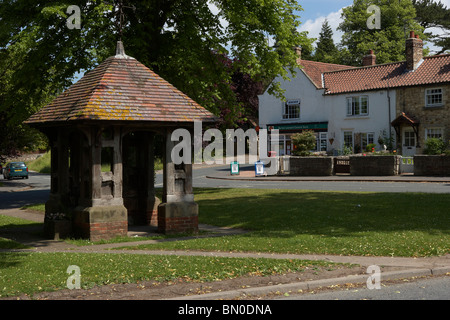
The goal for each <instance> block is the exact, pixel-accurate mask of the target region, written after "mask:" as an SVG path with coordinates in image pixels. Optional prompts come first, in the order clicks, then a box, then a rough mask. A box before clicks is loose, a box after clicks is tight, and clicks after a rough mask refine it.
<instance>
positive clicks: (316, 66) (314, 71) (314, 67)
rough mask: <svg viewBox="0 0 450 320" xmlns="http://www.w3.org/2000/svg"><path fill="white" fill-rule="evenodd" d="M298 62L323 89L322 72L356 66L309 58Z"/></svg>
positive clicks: (317, 85)
mask: <svg viewBox="0 0 450 320" xmlns="http://www.w3.org/2000/svg"><path fill="white" fill-rule="evenodd" d="M297 62H298V64H299V65H300V66H301V67H302V71H303V72H304V73H305V74H306V76H307V77H308V78H309V79H310V80H311V81H312V82H313V83H314V85H315V86H316V88H318V89H323V85H322V74H323V73H325V72H331V71H337V70H344V69H350V68H354V67H351V66H344V65H340V64H332V63H324V62H317V61H309V60H298V61H297Z"/></svg>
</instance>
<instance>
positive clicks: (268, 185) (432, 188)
mask: <svg viewBox="0 0 450 320" xmlns="http://www.w3.org/2000/svg"><path fill="white" fill-rule="evenodd" d="M229 170H230V167H229V165H228V166H215V167H213V166H204V167H201V168H197V169H195V170H194V171H193V172H194V187H202V188H263V189H299V190H323V191H363V192H427V193H450V184H449V183H411V182H351V181H342V182H340V181H339V182H336V181H236V180H223V179H211V178H207V177H208V176H215V175H216V176H217V173H218V172H219V173H221V174H223V173H224V172H229ZM241 170H254V169H253V166H252V165H247V166H241ZM156 186H157V187H162V177H160V176H157V180H156Z"/></svg>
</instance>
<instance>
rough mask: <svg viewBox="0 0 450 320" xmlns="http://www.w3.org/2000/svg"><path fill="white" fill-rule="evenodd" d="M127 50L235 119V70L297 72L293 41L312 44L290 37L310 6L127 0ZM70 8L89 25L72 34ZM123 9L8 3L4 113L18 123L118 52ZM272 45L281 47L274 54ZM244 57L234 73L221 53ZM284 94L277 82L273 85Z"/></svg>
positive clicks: (2, 67) (77, 0)
mask: <svg viewBox="0 0 450 320" xmlns="http://www.w3.org/2000/svg"><path fill="white" fill-rule="evenodd" d="M124 3H125V5H126V6H128V7H134V10H133V9H128V8H124V15H125V17H124V24H123V35H122V39H123V42H124V45H125V50H126V53H127V54H128V55H130V56H133V57H135V58H136V59H137V60H139V61H141V62H142V63H144V64H145V65H147V66H149V67H150V68H151V69H153V70H154V71H155V72H157V73H158V74H160V75H161V76H162V77H163V78H165V79H166V80H168V81H169V82H171V83H172V84H174V85H175V86H176V87H178V89H180V90H182V91H183V92H185V93H186V94H187V95H188V96H190V97H192V98H193V99H194V100H196V101H197V102H199V103H200V104H202V105H203V106H205V107H206V108H208V109H209V110H210V111H212V112H214V113H215V114H219V113H220V110H219V108H218V104H217V101H218V100H220V101H222V100H225V101H227V103H228V104H229V106H230V107H231V108H232V110H233V114H234V115H236V116H237V115H238V114H239V113H240V103H239V101H238V99H237V98H236V94H235V92H233V90H232V88H231V84H232V77H233V75H234V74H235V71H236V70H239V71H240V72H242V73H244V74H247V75H249V76H250V77H251V78H252V80H254V81H260V80H262V79H273V78H275V76H277V75H281V76H283V77H285V78H286V77H287V76H288V74H289V71H291V72H293V73H294V74H295V60H296V55H295V53H294V51H293V50H292V47H293V46H294V45H302V44H303V43H309V40H308V39H307V37H306V35H305V34H304V33H298V32H292V29H293V28H294V29H296V28H297V27H298V26H299V24H300V21H299V16H298V15H297V12H299V11H301V10H302V8H301V7H300V5H298V3H297V1H294V0H270V1H269V0H268V1H259V0H143V1H135V0H129V1H125V2H124ZM70 5H76V6H78V7H79V8H80V9H81V28H80V29H77V28H75V29H69V28H68V26H67V20H68V18H69V17H70V15H71V13H70V12H69V13H67V12H66V11H67V8H68V7H69V6H70ZM116 16H117V8H116V7H115V6H113V5H112V4H111V1H103V0H92V1H81V0H70V1H67V0H65V1H64V0H62V1H51V2H50V1H43V0H3V1H2V5H1V6H0V17H1V19H0V57H1V59H0V85H1V86H2V88H1V91H0V101H2V103H1V105H0V111H4V112H5V113H6V115H7V118H8V119H7V120H8V121H7V122H8V123H9V124H11V126H14V125H15V124H18V123H20V122H21V121H22V120H24V119H26V118H27V117H28V116H29V115H30V114H32V113H33V112H35V111H37V110H38V109H39V108H40V107H42V105H44V104H45V103H47V102H48V101H49V100H50V99H51V98H52V97H53V96H54V95H55V94H57V93H59V92H61V91H62V90H64V89H65V88H67V87H68V86H69V85H70V84H71V83H72V81H73V79H74V76H75V75H76V74H77V72H80V71H83V70H90V69H92V68H93V67H94V66H95V65H96V64H98V63H100V62H101V61H103V60H104V59H106V58H107V57H108V56H110V55H113V54H114V50H115V46H116V43H115V42H116V40H117V28H116V26H115V25H114V23H112V21H114V20H115V19H116ZM268 39H273V40H274V41H276V42H277V44H278V46H277V49H276V50H275V49H274V48H273V47H271V46H270V42H269V41H268ZM223 54H225V55H228V56H230V57H232V58H233V59H236V60H235V62H234V63H233V70H230V69H229V68H228V67H225V66H224V64H223V63H221V58H220V57H221V55H223ZM270 90H271V92H273V93H274V94H281V89H280V87H279V85H278V84H276V83H272V84H271V87H270Z"/></svg>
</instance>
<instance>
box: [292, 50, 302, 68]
mask: <svg viewBox="0 0 450 320" xmlns="http://www.w3.org/2000/svg"><path fill="white" fill-rule="evenodd" d="M294 52H295V55H296V56H297V60H296V61H297V64H300V61H301V60H302V48H301V47H298V46H295V47H294Z"/></svg>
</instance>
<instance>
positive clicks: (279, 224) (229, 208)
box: [137, 189, 450, 257]
mask: <svg viewBox="0 0 450 320" xmlns="http://www.w3.org/2000/svg"><path fill="white" fill-rule="evenodd" d="M195 199H196V201H197V203H198V204H199V207H200V214H199V219H200V223H206V224H212V225H216V226H224V227H237V228H244V229H247V230H250V231H251V232H249V233H247V234H244V235H237V236H232V237H221V238H208V239H196V240H188V241H177V242H170V243H160V244H152V245H146V246H139V247H137V248H139V249H145V248H148V249H180V250H186V249H195V250H218V251H255V252H277V253H298V254H305V253H308V254H313V253H314V254H342V255H373V256H409V257H423V256H432V255H443V254H446V253H448V252H450V236H449V233H450V210H449V208H450V194H414V193H397V194H396V193H350V192H316V191H300V190H262V189H261V190H260V189H199V190H196V196H195Z"/></svg>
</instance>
